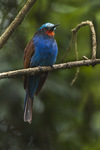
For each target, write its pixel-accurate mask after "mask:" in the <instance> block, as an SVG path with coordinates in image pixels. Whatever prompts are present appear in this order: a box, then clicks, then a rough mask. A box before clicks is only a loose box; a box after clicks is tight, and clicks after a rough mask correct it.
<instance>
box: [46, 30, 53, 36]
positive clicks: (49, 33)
mask: <svg viewBox="0 0 100 150" xmlns="http://www.w3.org/2000/svg"><path fill="white" fill-rule="evenodd" d="M46 34H47V35H49V36H54V35H55V34H54V31H46Z"/></svg>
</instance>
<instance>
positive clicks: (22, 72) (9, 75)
mask: <svg viewBox="0 0 100 150" xmlns="http://www.w3.org/2000/svg"><path fill="white" fill-rule="evenodd" d="M96 64H100V59H95V60H92V59H88V60H80V61H73V62H67V63H62V64H56V65H54V66H53V67H50V66H47V67H45V66H44V67H41V69H40V68H39V67H35V68H28V69H20V70H15V71H8V72H3V73H0V79H3V78H12V77H16V76H21V75H25V74H30V75H36V74H39V73H43V72H51V71H54V70H60V69H70V68H73V67H80V66H91V65H96Z"/></svg>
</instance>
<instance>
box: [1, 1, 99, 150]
mask: <svg viewBox="0 0 100 150" xmlns="http://www.w3.org/2000/svg"><path fill="white" fill-rule="evenodd" d="M25 2H26V0H0V35H1V34H2V33H3V32H4V31H5V29H6V28H7V26H8V25H9V24H10V23H11V21H12V20H13V19H14V17H15V16H16V15H17V13H18V12H19V11H20V9H21V8H22V7H23V5H24V4H25ZM86 20H91V21H92V22H93V24H94V26H95V29H96V34H97V42H98V45H97V46H98V47H97V58H99V57H100V51H99V49H100V42H99V41H100V34H99V33H100V0H62V1H61V0H41V1H40V0H38V1H37V2H36V3H35V5H34V6H33V7H32V9H31V10H30V12H29V13H28V15H27V16H26V17H25V19H24V21H23V23H22V24H21V25H20V26H19V27H18V28H17V29H16V31H15V32H14V33H13V35H12V36H11V37H10V38H9V40H8V41H7V43H6V44H5V45H4V47H3V48H2V49H1V51H0V72H3V71H9V70H16V69H20V68H23V52H24V48H25V46H26V45H27V43H28V42H29V41H30V39H31V38H32V37H33V35H34V33H35V32H36V30H37V29H38V28H39V27H40V26H41V25H42V24H44V23H45V22H51V23H54V24H55V23H60V26H59V27H57V30H56V35H55V38H56V40H57V43H58V47H59V54H58V58H57V63H58V62H60V60H61V58H62V57H63V55H64V54H65V53H66V50H67V48H68V47H69V43H70V40H71V36H72V33H71V29H73V28H74V27H75V26H76V25H77V24H79V23H80V22H82V21H86ZM78 52H79V59H83V58H82V57H83V55H85V56H87V57H88V58H91V32H90V29H89V27H87V26H85V27H83V28H81V29H80V30H79V32H78ZM74 60H75V52H74V48H72V49H71V51H70V53H69V54H68V55H67V57H66V58H65V60H64V62H67V61H74ZM75 72H76V68H73V69H70V70H68V69H66V70H59V71H55V72H52V73H51V74H50V76H49V77H48V79H47V81H46V83H45V85H44V87H43V89H42V91H41V93H40V94H39V96H37V97H35V100H34V110H33V121H32V124H31V125H30V124H28V123H24V121H23V107H24V97H25V91H24V89H23V78H22V77H16V78H12V79H2V80H0V150H23V149H25V150H100V65H97V66H95V67H94V68H92V67H91V66H90V67H80V73H79V76H78V79H77V81H76V82H75V84H74V85H73V86H72V87H70V83H71V81H72V79H73V78H74V75H75Z"/></svg>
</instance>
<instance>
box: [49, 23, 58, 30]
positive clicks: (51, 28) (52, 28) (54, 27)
mask: <svg viewBox="0 0 100 150" xmlns="http://www.w3.org/2000/svg"><path fill="white" fill-rule="evenodd" d="M58 25H59V23H58V24H55V25H54V26H53V27H50V29H49V30H50V31H53V30H55V29H56V27H57V26H58Z"/></svg>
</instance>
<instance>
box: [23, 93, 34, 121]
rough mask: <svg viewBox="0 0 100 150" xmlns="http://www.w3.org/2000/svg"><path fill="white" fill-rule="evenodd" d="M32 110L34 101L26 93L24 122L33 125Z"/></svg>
mask: <svg viewBox="0 0 100 150" xmlns="http://www.w3.org/2000/svg"><path fill="white" fill-rule="evenodd" d="M32 108H33V99H32V98H30V96H29V94H28V92H27V93H26V98H25V106H24V121H25V122H29V123H31V121H32Z"/></svg>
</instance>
